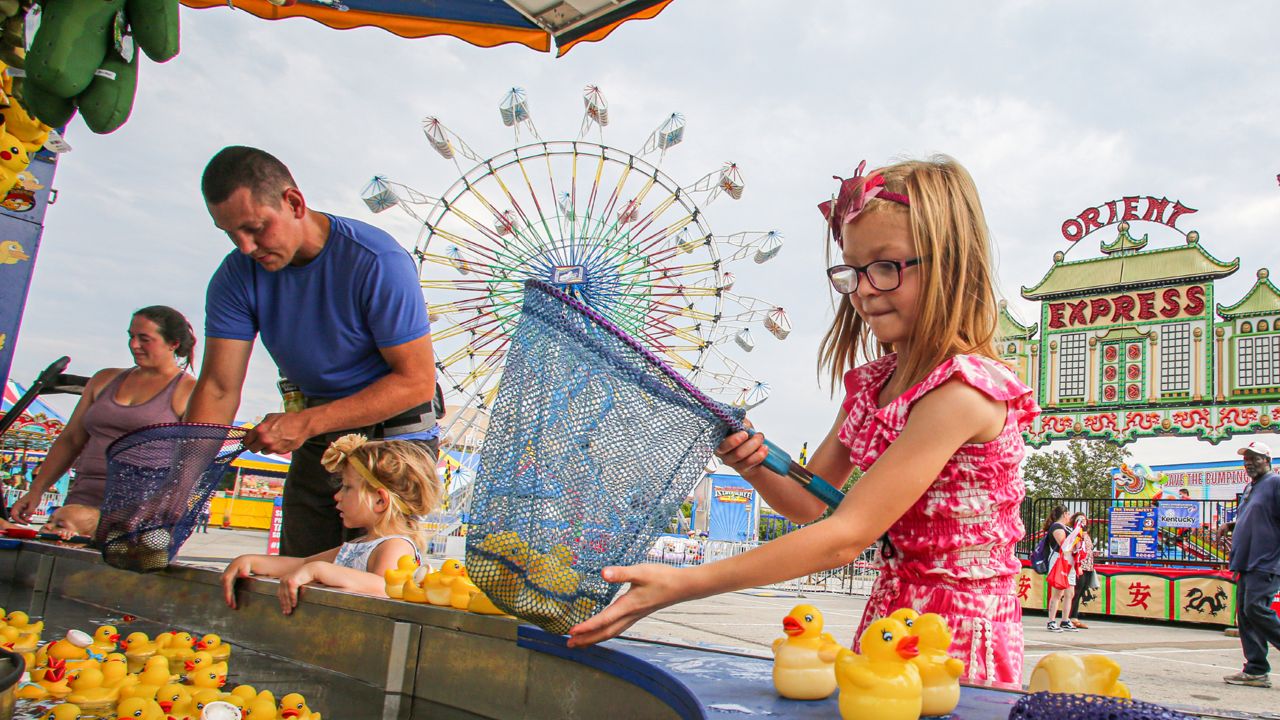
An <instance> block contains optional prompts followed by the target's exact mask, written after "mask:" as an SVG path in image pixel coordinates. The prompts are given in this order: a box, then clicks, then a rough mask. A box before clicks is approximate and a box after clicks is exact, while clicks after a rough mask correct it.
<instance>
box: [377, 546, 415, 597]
mask: <svg viewBox="0 0 1280 720" xmlns="http://www.w3.org/2000/svg"><path fill="white" fill-rule="evenodd" d="M417 569H418V560H417V558H415V557H414V556H412V555H401V556H400V559H399V560H396V566H395V567H393V568H391V569H390V570H388V571H386V572H385V573H383V578H384V579H385V580H386V583H387V597H389V598H394V599H396V600H401V599H403V598H404V584H405V583H406V582H408V581H409V578H410V577H412V576H413V571H414V570H417Z"/></svg>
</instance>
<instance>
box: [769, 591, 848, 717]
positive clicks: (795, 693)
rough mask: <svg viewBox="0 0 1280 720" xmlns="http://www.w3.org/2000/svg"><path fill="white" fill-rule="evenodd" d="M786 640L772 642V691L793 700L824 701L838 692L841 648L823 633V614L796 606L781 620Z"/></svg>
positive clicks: (814, 608)
mask: <svg viewBox="0 0 1280 720" xmlns="http://www.w3.org/2000/svg"><path fill="white" fill-rule="evenodd" d="M782 632H784V633H786V634H787V636H786V637H781V638H778V639H777V640H774V641H773V687H774V688H775V689H776V690H777V691H778V694H779V695H781V696H782V697H784V698H791V699H792V700H821V699H823V698H825V697H828V696H829V695H831V693H833V692H835V689H836V672H835V661H836V655H837V654H838V653H839V651H840V644H839V643H837V642H836V639H835V638H834V637H832V636H831V635H830V633H825V632H822V612H821V611H820V610H818V608H816V607H814V606H812V605H796V606H795V607H793V608H791V612H790V613H787V616H786V617H784V618H782Z"/></svg>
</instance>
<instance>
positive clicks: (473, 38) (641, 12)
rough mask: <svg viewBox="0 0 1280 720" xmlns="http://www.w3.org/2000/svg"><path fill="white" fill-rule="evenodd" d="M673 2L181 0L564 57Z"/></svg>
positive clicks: (202, 5)
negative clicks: (516, 45)
mask: <svg viewBox="0 0 1280 720" xmlns="http://www.w3.org/2000/svg"><path fill="white" fill-rule="evenodd" d="M670 2H671V0H572V1H564V2H561V1H560V0H300V1H299V2H296V3H294V2H289V3H288V4H284V5H276V4H275V3H273V2H270V1H269V0H182V4H183V5H186V6H187V7H192V8H226V7H227V6H228V5H231V6H234V7H236V8H239V9H241V10H244V11H246V12H249V13H252V14H254V15H257V16H258V17H260V18H264V19H267V20H279V19H281V18H290V17H305V18H311V19H312V20H315V21H316V22H320V23H323V24H325V25H328V26H329V27H332V28H336V29H339V30H348V29H350V28H354V27H378V28H382V29H383V30H386V31H388V32H392V33H395V34H396V35H399V36H401V37H406V38H421V37H428V36H431V35H452V36H454V37H456V38H460V39H462V40H465V41H467V42H469V43H471V44H472V45H478V46H480V47H494V46H496V45H503V44H505V43H519V44H521V45H524V46H526V47H530V48H533V49H534V50H538V51H539V52H551V49H552V47H553V45H552V43H553V42H554V47H555V49H556V54H557V55H564V54H565V53H567V52H568V51H569V48H571V47H573V46H574V45H575V44H577V43H580V42H594V41H596V40H603V39H604V38H605V37H606V36H608V35H609V33H611V32H613V30H614V28H616V27H618V26H619V25H621V24H622V23H624V22H626V21H628V20H645V19H648V18H652V17H654V16H656V15H657V14H658V13H660V12H662V10H663V8H665V7H666V6H667V5H668V4H669V3H670Z"/></svg>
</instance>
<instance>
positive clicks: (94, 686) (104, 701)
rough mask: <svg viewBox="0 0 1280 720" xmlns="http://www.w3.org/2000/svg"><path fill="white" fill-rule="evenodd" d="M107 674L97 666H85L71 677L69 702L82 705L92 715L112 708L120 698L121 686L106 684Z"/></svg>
mask: <svg viewBox="0 0 1280 720" xmlns="http://www.w3.org/2000/svg"><path fill="white" fill-rule="evenodd" d="M105 679H106V678H105V676H104V675H103V674H102V671H101V670H99V669H97V668H85V669H84V670H81V671H80V672H79V673H78V674H76V675H75V676H74V677H73V678H72V679H71V694H69V695H67V702H69V703H74V704H76V705H79V706H80V709H81V710H83V711H84V712H86V713H88V714H92V715H98V714H101V713H102V711H104V710H110V709H111V708H112V707H114V706H115V704H116V701H117V700H119V699H120V689H119V688H109V687H106V686H105Z"/></svg>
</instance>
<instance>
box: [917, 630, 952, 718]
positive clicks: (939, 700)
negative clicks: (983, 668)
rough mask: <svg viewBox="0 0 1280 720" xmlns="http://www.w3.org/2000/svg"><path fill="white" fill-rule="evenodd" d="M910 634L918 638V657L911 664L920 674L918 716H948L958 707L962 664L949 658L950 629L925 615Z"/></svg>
mask: <svg viewBox="0 0 1280 720" xmlns="http://www.w3.org/2000/svg"><path fill="white" fill-rule="evenodd" d="M909 632H910V633H911V634H912V635H914V636H916V637H918V638H920V654H919V655H917V656H916V657H914V658H912V659H911V664H913V665H915V666H916V670H919V671H920V684H921V686H922V691H921V699H922V707H921V710H920V712H921V714H923V715H924V716H925V717H933V716H938V715H949V714H951V712H952V711H953V710H955V709H956V705H958V704H959V703H960V676H961V675H963V674H964V663H963V662H961V661H959V660H957V659H956V658H953V657H951V656H950V655H948V654H947V651H948V650H950V649H951V628H950V627H948V626H947V620H946V618H944V617H942V616H941V615H939V614H937V613H925V614H923V615H920V616H918V617H916V618H915V622H914V623H913V624H912V625H911V628H910V630H909Z"/></svg>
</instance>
